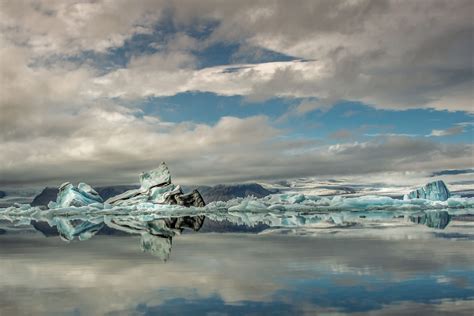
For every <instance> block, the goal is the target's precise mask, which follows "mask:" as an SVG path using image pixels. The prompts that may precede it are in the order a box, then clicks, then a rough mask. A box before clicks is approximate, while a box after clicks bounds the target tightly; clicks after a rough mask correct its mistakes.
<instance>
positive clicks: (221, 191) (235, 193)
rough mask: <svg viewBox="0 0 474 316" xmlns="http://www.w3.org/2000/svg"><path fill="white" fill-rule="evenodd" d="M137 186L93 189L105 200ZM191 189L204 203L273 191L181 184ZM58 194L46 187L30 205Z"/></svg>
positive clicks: (249, 185) (251, 185)
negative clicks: (200, 196) (195, 190)
mask: <svg viewBox="0 0 474 316" xmlns="http://www.w3.org/2000/svg"><path fill="white" fill-rule="evenodd" d="M136 188H138V185H115V186H106V187H97V188H95V190H96V191H97V193H99V195H100V196H101V197H102V198H103V199H104V201H105V200H107V199H108V198H110V197H112V196H115V195H117V194H121V193H123V192H125V191H128V190H132V189H136ZM193 189H197V190H198V191H199V192H200V193H201V195H202V197H203V198H204V201H205V202H206V203H210V202H214V201H228V200H231V199H234V198H237V197H246V196H255V197H259V198H260V197H264V196H267V195H269V194H272V193H276V192H275V191H270V190H267V189H265V188H264V187H262V186H261V185H259V184H257V183H245V184H232V185H224V184H219V185H216V186H183V191H184V192H185V193H187V192H191V191H192V190H193ZM57 195H58V189H57V188H50V187H46V188H44V189H43V191H42V192H41V193H40V194H38V195H37V196H36V197H35V198H34V199H33V202H31V205H32V206H41V205H43V206H46V205H48V203H49V202H50V201H55V200H56V197H57Z"/></svg>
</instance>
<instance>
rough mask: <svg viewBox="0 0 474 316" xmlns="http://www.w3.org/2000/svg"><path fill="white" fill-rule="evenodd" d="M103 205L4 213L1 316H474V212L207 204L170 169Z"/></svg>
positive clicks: (298, 200) (352, 203) (68, 200)
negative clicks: (174, 178)
mask: <svg viewBox="0 0 474 316" xmlns="http://www.w3.org/2000/svg"><path fill="white" fill-rule="evenodd" d="M140 182H141V186H140V187H139V188H138V189H132V190H129V191H126V192H124V193H121V194H119V195H117V196H115V197H111V198H109V199H107V200H106V201H104V199H103V198H102V197H100V195H98V194H97V192H96V191H95V190H94V189H93V188H92V187H90V186H88V185H86V184H79V185H77V186H74V185H72V184H70V183H65V184H63V185H61V187H60V188H59V190H58V195H57V198H56V200H55V201H52V202H50V203H49V204H48V205H47V206H31V205H29V204H15V205H12V206H9V207H6V208H1V209H0V245H1V246H0V274H1V276H2V277H1V278H0V292H1V293H0V311H1V312H0V314H1V315H183V314H184V315H400V314H403V315H421V314H423V315H427V314H429V315H472V311H473V310H474V251H473V246H474V243H473V241H474V216H473V214H474V208H473V206H474V199H473V198H469V197H461V196H456V195H451V194H450V193H449V191H448V189H447V188H446V187H445V186H444V183H440V182H433V183H432V184H428V185H426V186H424V187H423V188H420V189H418V190H416V191H413V192H414V193H410V194H409V195H411V196H408V197H407V198H405V199H397V198H393V197H388V196H375V195H366V196H353V197H347V196H346V197H343V196H330V197H321V196H314V195H305V194H300V193H288V192H283V193H278V194H271V195H269V196H266V197H262V198H256V197H244V198H235V199H231V200H228V201H216V202H211V203H208V204H205V203H204V201H203V199H202V197H201V196H200V194H199V192H197V191H193V192H191V193H186V194H185V193H183V191H182V190H181V188H180V187H179V186H175V185H174V184H172V183H171V178H170V176H169V171H168V169H167V168H166V166H165V165H160V167H159V168H158V169H156V170H152V171H150V172H148V173H144V174H142V175H141V176H140Z"/></svg>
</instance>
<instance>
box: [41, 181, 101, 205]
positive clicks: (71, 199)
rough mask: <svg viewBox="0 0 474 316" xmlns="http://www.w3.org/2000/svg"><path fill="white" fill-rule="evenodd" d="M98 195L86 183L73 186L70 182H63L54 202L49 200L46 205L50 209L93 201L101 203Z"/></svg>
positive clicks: (86, 203) (92, 202) (91, 202)
mask: <svg viewBox="0 0 474 316" xmlns="http://www.w3.org/2000/svg"><path fill="white" fill-rule="evenodd" d="M103 202H104V201H103V200H102V198H101V197H100V195H99V194H98V193H97V192H96V191H95V190H94V189H93V188H92V187H91V186H90V185H88V184H86V183H79V185H78V186H77V188H75V187H74V186H73V185H72V184H71V183H69V182H66V183H63V184H62V185H61V186H60V187H59V192H58V196H57V198H56V202H51V203H50V204H49V205H48V206H49V208H51V209H55V208H63V207H70V206H73V207H80V206H86V205H90V204H94V203H103Z"/></svg>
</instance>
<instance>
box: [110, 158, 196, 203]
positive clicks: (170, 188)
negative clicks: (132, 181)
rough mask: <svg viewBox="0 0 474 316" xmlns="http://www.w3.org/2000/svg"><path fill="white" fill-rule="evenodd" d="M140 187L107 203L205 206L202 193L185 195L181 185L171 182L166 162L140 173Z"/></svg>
mask: <svg viewBox="0 0 474 316" xmlns="http://www.w3.org/2000/svg"><path fill="white" fill-rule="evenodd" d="M139 179H140V188H138V189H136V190H129V191H127V192H124V193H122V194H119V195H117V196H114V197H111V198H110V199H108V200H107V201H106V203H109V204H112V205H117V206H118V205H120V206H126V205H136V204H140V203H145V202H148V203H154V204H178V205H183V206H197V207H200V206H204V205H205V203H204V200H203V199H202V196H201V194H200V193H199V192H198V191H196V190H194V191H193V192H192V193H190V194H187V195H184V194H183V191H182V190H181V187H180V186H179V185H175V184H173V183H171V174H170V171H169V169H168V166H167V165H166V163H164V162H162V163H161V164H160V166H159V167H158V168H156V169H153V170H151V171H148V172H143V173H141V174H140V177H139Z"/></svg>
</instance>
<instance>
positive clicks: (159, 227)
mask: <svg viewBox="0 0 474 316" xmlns="http://www.w3.org/2000/svg"><path fill="white" fill-rule="evenodd" d="M204 219H205V217H204V216H183V217H170V218H161V219H153V220H148V221H145V220H142V219H134V218H130V217H119V216H115V217H111V216H108V217H102V218H95V219H93V221H89V220H82V219H68V218H64V217H55V218H53V219H52V220H51V221H50V222H45V221H32V222H31V225H32V227H34V228H35V229H36V230H37V231H39V232H41V233H43V234H44V235H45V236H54V235H58V236H59V237H60V238H61V239H62V240H64V241H66V242H70V241H73V240H75V239H78V240H81V241H84V240H88V239H90V238H92V237H93V236H95V235H96V234H98V233H99V232H101V231H105V233H107V234H117V232H122V233H125V234H129V235H139V236H140V249H141V250H142V251H144V252H147V253H149V254H151V255H153V256H156V257H157V258H159V259H161V260H163V261H166V260H168V258H169V256H170V253H171V245H172V239H173V237H174V236H175V235H178V234H181V233H182V232H183V230H184V229H185V228H188V229H192V230H194V231H198V230H199V229H201V227H202V225H203V223H204ZM107 228H108V230H107Z"/></svg>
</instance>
